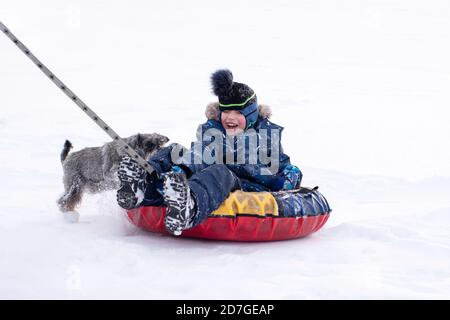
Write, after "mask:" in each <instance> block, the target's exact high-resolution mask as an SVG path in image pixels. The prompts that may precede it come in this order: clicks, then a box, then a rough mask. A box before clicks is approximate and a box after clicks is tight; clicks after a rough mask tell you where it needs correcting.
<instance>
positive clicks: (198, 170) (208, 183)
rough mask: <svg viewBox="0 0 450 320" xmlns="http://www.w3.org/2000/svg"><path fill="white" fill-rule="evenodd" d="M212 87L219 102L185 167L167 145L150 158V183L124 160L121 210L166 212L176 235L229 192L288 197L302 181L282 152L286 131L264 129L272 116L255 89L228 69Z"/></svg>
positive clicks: (218, 74) (119, 198)
mask: <svg viewBox="0 0 450 320" xmlns="http://www.w3.org/2000/svg"><path fill="white" fill-rule="evenodd" d="M211 83H212V89H213V90H212V91H213V93H214V94H215V95H216V96H217V97H218V102H216V103H212V104H209V105H208V107H207V111H206V115H207V118H208V121H207V122H206V123H204V124H202V125H200V126H199V129H198V132H197V136H198V138H199V140H198V141H196V142H194V143H193V144H192V146H191V149H189V150H187V152H186V154H185V155H184V157H183V161H179V159H177V157H175V156H174V155H175V154H177V152H176V150H178V149H179V147H180V146H179V145H177V144H172V145H171V146H169V147H166V148H162V149H161V150H159V151H158V152H157V153H156V154H155V155H153V156H152V157H151V158H150V160H149V161H148V162H149V164H150V165H151V166H152V167H153V168H154V169H155V172H154V173H153V174H151V175H148V174H147V173H146V172H145V171H144V170H143V169H142V168H141V167H140V166H139V165H138V164H137V163H136V162H134V160H132V159H131V158H130V157H128V156H125V157H124V158H123V159H122V161H121V165H120V168H119V179H120V182H121V186H120V189H119V190H118V192H117V201H118V203H119V205H120V206H121V207H123V208H125V209H131V208H135V207H137V206H142V205H162V204H165V205H167V211H166V216H165V226H166V229H167V230H168V231H169V232H170V233H172V234H174V235H180V234H181V233H182V231H183V230H186V229H189V228H192V227H194V226H196V225H198V224H199V223H201V222H202V221H203V220H204V219H205V218H206V217H207V216H208V214H210V213H211V212H213V211H214V210H215V209H217V208H218V207H219V206H220V204H221V203H222V202H223V201H224V200H225V199H226V198H227V197H228V195H229V194H230V192H232V191H234V190H237V189H241V190H244V191H280V190H289V189H293V188H297V187H299V186H300V182H301V178H302V173H301V171H300V170H299V169H298V168H297V167H296V166H293V165H291V163H290V159H289V156H287V155H286V154H285V153H284V152H283V148H282V146H281V132H282V130H283V127H281V126H278V125H276V124H274V123H272V122H270V121H269V117H270V116H271V111H270V108H268V107H267V106H263V105H259V104H258V101H257V97H256V94H255V92H254V91H253V89H251V88H250V87H249V86H248V85H246V84H243V83H239V82H235V81H234V80H233V74H232V73H231V72H230V71H229V70H226V69H225V70H218V71H216V72H214V73H213V74H212V75H211ZM230 141H231V143H230ZM239 141H240V142H242V143H239ZM256 154H257V156H255V155H256ZM262 154H263V155H265V156H261V155H262ZM193 159H196V160H198V159H200V161H193ZM211 159H215V161H213V162H211Z"/></svg>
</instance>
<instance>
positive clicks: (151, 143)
mask: <svg viewBox="0 0 450 320" xmlns="http://www.w3.org/2000/svg"><path fill="white" fill-rule="evenodd" d="M124 140H125V142H126V143H127V144H128V145H129V146H131V147H132V148H133V149H134V150H136V152H137V153H138V154H139V155H140V156H142V157H144V158H145V159H148V157H149V156H150V155H151V154H152V153H153V152H155V151H156V150H158V149H160V148H161V147H162V146H163V145H164V144H165V143H166V142H168V141H169V138H167V137H165V136H163V135H159V134H157V133H151V134H136V135H133V136H131V137H128V138H126V139H124ZM71 148H72V144H71V143H70V141H68V140H66V142H65V143H64V148H63V150H62V152H61V163H62V167H63V171H64V177H63V183H64V194H63V195H62V196H61V197H60V198H59V199H58V201H57V203H58V206H59V209H60V210H61V211H62V212H68V211H73V210H74V209H75V207H76V206H77V204H79V203H80V202H81V199H82V196H83V192H84V191H88V192H90V193H99V192H101V191H105V190H113V189H118V188H119V180H118V177H117V170H118V167H119V163H120V159H121V157H122V156H123V155H124V154H125V151H124V149H123V147H119V145H118V143H117V142H115V141H113V142H109V143H106V144H105V145H103V146H102V147H94V148H84V149H82V150H80V151H77V152H73V153H71V154H69V151H70V149H71Z"/></svg>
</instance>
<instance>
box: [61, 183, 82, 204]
mask: <svg viewBox="0 0 450 320" xmlns="http://www.w3.org/2000/svg"><path fill="white" fill-rule="evenodd" d="M82 185H83V184H82V180H81V178H80V177H77V178H75V179H73V180H72V181H71V183H70V186H69V187H68V188H67V189H68V190H66V192H65V193H64V195H62V196H61V197H60V198H59V200H58V206H59V208H60V210H61V211H62V212H67V211H74V209H75V207H76V205H77V204H78V203H80V201H81V198H82V196H83V188H82Z"/></svg>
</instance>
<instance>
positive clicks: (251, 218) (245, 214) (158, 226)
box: [127, 187, 331, 241]
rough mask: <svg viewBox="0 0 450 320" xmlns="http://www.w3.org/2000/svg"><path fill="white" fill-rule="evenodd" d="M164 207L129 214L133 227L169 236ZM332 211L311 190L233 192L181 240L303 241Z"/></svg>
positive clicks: (184, 234) (318, 227) (320, 197)
mask: <svg viewBox="0 0 450 320" xmlns="http://www.w3.org/2000/svg"><path fill="white" fill-rule="evenodd" d="M165 212H166V207H164V206H161V207H152V206H147V207H139V208H135V209H132V210H128V212H127V213H128V217H129V219H130V220H131V222H132V223H133V224H135V225H136V226H138V227H140V228H142V229H145V230H148V231H152V232H158V233H163V234H168V232H167V231H166V229H165V226H164V215H165ZM330 212H331V209H330V207H329V205H328V202H327V200H326V199H325V198H324V197H323V196H322V195H321V194H320V193H319V191H317V187H316V188H314V189H308V188H300V189H297V190H292V191H281V192H244V191H235V192H232V193H231V194H230V196H229V197H228V198H227V199H226V200H225V201H224V202H223V203H222V205H221V206H220V207H219V208H218V209H217V210H215V211H214V212H212V213H211V214H210V215H209V216H208V217H207V218H206V219H205V220H204V221H203V222H202V223H200V224H199V225H197V226H195V227H193V228H191V229H188V230H184V231H183V233H182V234H181V236H182V237H192V238H203V239H212V240H229V241H275V240H287V239H296V238H301V237H306V236H307V235H309V234H311V233H313V232H316V231H317V230H319V229H320V228H322V226H323V225H324V224H325V222H326V221H327V219H328V217H329V214H330Z"/></svg>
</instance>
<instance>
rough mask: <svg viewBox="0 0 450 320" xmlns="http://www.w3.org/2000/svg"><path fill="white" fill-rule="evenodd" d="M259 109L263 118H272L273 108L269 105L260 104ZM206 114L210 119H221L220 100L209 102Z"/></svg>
mask: <svg viewBox="0 0 450 320" xmlns="http://www.w3.org/2000/svg"><path fill="white" fill-rule="evenodd" d="M258 109H259V115H260V116H261V117H262V118H263V119H270V117H271V116H272V109H271V108H270V107H269V106H268V105H265V104H259V105H258ZM205 116H206V118H207V119H208V120H217V121H220V119H219V116H220V110H219V103H218V102H211V103H209V104H208V105H207V106H206V110H205Z"/></svg>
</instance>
